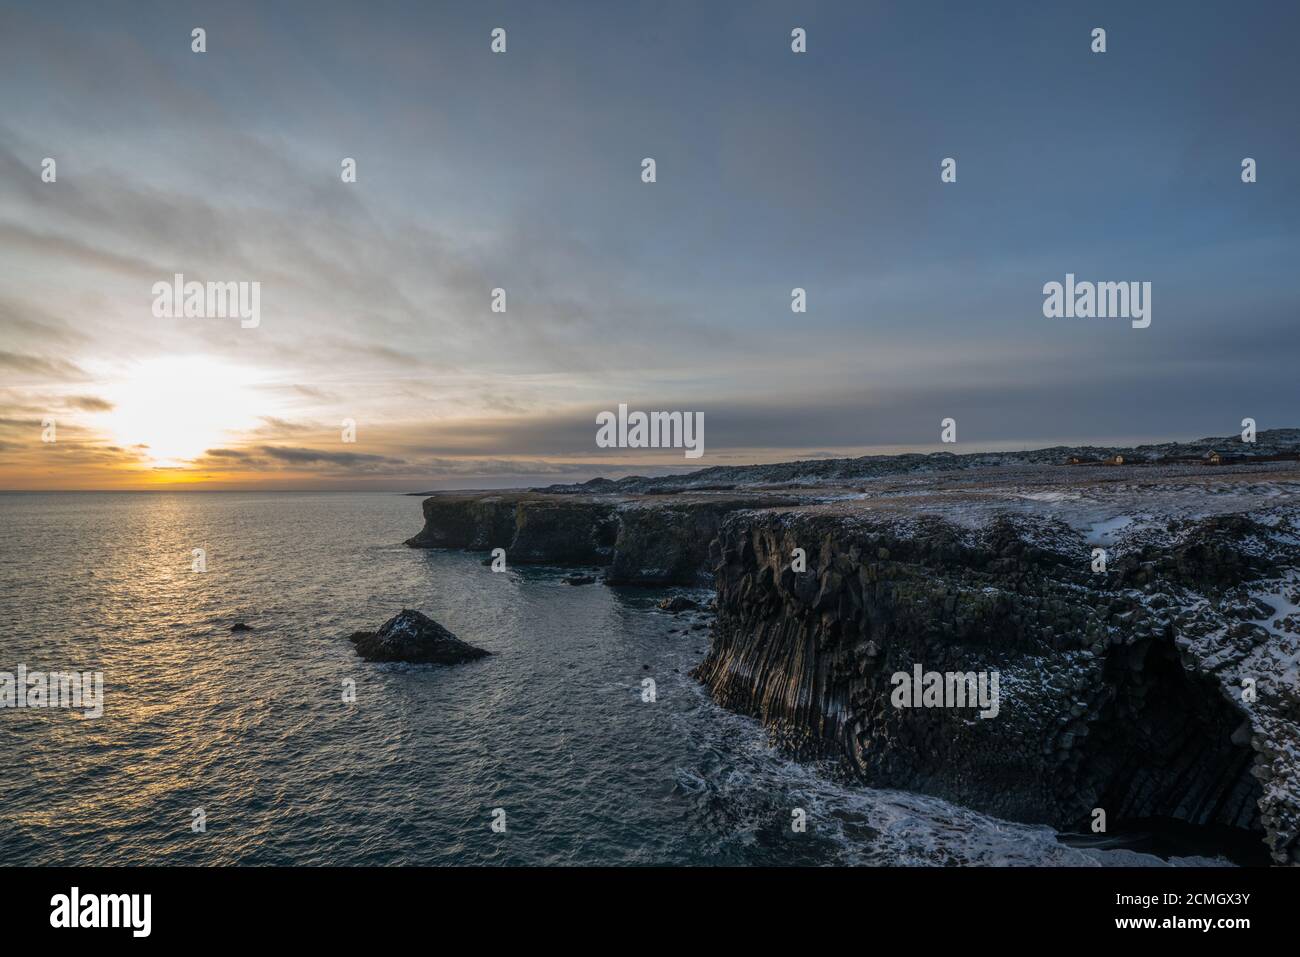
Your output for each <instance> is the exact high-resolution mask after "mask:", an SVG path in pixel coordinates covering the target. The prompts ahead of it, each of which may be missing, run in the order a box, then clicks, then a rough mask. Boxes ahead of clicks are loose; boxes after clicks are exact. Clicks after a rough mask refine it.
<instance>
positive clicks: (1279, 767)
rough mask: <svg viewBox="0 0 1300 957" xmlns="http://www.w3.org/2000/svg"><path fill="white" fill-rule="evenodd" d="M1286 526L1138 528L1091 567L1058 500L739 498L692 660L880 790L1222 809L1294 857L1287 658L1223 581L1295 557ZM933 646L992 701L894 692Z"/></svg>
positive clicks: (734, 703) (1191, 812) (718, 684)
mask: <svg viewBox="0 0 1300 957" xmlns="http://www.w3.org/2000/svg"><path fill="white" fill-rule="evenodd" d="M1289 522H1290V519H1287V520H1284V521H1281V522H1278V523H1277V524H1273V525H1260V524H1257V523H1255V522H1252V521H1251V520H1249V519H1247V518H1244V517H1233V518H1231V519H1226V520H1225V519H1223V518H1221V517H1220V518H1213V519H1208V520H1204V521H1200V522H1183V523H1171V524H1170V525H1169V526H1168V527H1167V528H1164V529H1162V530H1161V535H1162V536H1163V543H1162V545H1161V547H1155V545H1154V543H1153V542H1147V543H1146V544H1143V543H1136V542H1135V543H1134V546H1133V547H1132V548H1131V549H1129V550H1127V551H1124V552H1123V553H1121V554H1118V555H1117V556H1116V559H1115V565H1114V566H1112V568H1111V569H1110V572H1109V573H1108V574H1102V575H1098V574H1094V573H1092V572H1091V570H1090V565H1089V561H1088V556H1089V553H1090V546H1089V545H1088V543H1087V542H1086V541H1084V539H1083V538H1082V537H1081V536H1080V534H1079V533H1078V532H1077V531H1075V530H1073V529H1072V528H1070V527H1068V526H1066V525H1064V524H1063V523H1061V522H1059V521H1054V520H1050V519H1047V518H1041V517H1034V518H1031V517H1028V516H1024V515H1016V516H1011V515H1002V516H999V517H997V518H995V519H993V520H992V521H990V522H988V523H986V524H984V525H982V526H978V527H976V528H969V527H959V526H958V525H955V524H952V523H950V522H948V521H945V520H943V519H941V518H938V517H934V516H924V515H921V516H916V515H911V516H899V515H893V516H885V515H870V514H868V515H863V514H861V513H859V514H856V515H844V514H840V515H827V514H819V513H818V512H817V511H816V510H804V511H796V512H784V513H783V512H779V511H774V512H761V513H743V514H740V515H736V516H732V517H731V518H728V519H727V520H726V521H725V522H724V523H723V528H722V531H721V534H720V536H719V539H718V541H717V542H716V543H715V546H714V556H715V570H716V576H717V589H718V620H717V623H716V626H715V628H714V635H713V642H712V647H711V648H710V651H709V653H708V655H707V657H706V658H705V660H704V661H703V662H702V663H701V664H700V665H699V667H698V668H697V669H696V670H695V672H694V673H695V675H696V677H698V678H699V679H700V680H701V681H703V682H704V683H705V684H706V685H707V686H708V687H709V689H710V691H711V693H712V695H713V697H714V698H715V700H717V701H718V702H719V703H720V704H722V705H724V706H726V707H728V708H732V709H734V710H738V711H741V712H744V713H747V714H751V715H754V716H756V717H758V718H759V719H760V720H761V721H762V722H763V723H764V724H765V725H766V726H767V727H768V728H769V729H770V731H771V732H772V734H773V737H774V738H775V740H776V741H777V742H778V743H779V744H781V745H783V746H784V747H786V748H787V749H789V750H790V751H792V752H794V753H795V754H797V755H800V756H805V757H814V756H816V757H827V756H830V757H836V758H839V759H840V760H841V762H842V763H843V765H844V766H845V767H846V768H847V769H848V770H849V771H850V773H851V774H853V775H855V776H857V777H858V778H859V779H861V780H862V781H863V782H864V783H868V784H871V785H873V786H880V787H896V788H904V789H908V790H914V791H920V792H924V793H929V794H934V795H937V796H940V797H943V798H945V799H948V800H952V801H954V802H957V803H961V804H964V805H967V806H969V807H973V808H976V809H978V810H983V811H986V812H989V813H993V814H996V815H999V816H1002V817H1007V818H1011V819H1015V820H1021V821H1028V822H1035V823H1040V822H1041V823H1046V824H1051V825H1053V826H1056V827H1061V828H1079V829H1083V828H1086V827H1087V825H1088V823H1089V820H1090V815H1091V812H1092V810H1093V809H1094V808H1102V809H1104V810H1105V811H1106V813H1107V816H1108V818H1109V820H1110V821H1111V822H1117V821H1130V820H1136V819H1173V820H1176V821H1182V822H1188V823H1189V824H1193V825H1204V826H1207V827H1209V826H1228V827H1232V828H1237V829H1242V830H1245V831H1249V832H1254V833H1257V834H1258V835H1259V836H1260V837H1261V838H1264V839H1266V841H1267V844H1268V846H1269V848H1270V849H1271V851H1272V855H1273V858H1274V859H1275V860H1276V861H1278V862H1289V863H1294V862H1300V846H1298V844H1297V837H1298V835H1300V813H1298V812H1300V800H1297V795H1298V792H1300V788H1298V787H1297V777H1298V774H1300V769H1297V766H1296V762H1295V748H1296V741H1297V740H1298V739H1300V738H1298V736H1297V727H1296V720H1297V717H1298V716H1300V708H1297V693H1296V689H1294V688H1291V687H1289V686H1288V683H1287V681H1286V675H1287V667H1288V665H1287V660H1288V659H1287V658H1286V657H1285V656H1283V658H1282V660H1281V661H1280V663H1279V662H1274V661H1273V658H1274V657H1276V652H1277V643H1276V641H1275V640H1274V639H1273V638H1272V637H1271V636H1270V634H1269V633H1268V631H1267V630H1266V629H1264V628H1261V627H1259V626H1258V624H1255V623H1252V622H1250V621H1249V620H1245V621H1243V620H1242V617H1240V616H1236V617H1234V616H1233V615H1232V614H1227V615H1225V614H1223V613H1222V612H1221V611H1220V610H1218V609H1216V603H1217V602H1218V601H1220V600H1226V601H1228V602H1229V603H1232V602H1233V601H1235V602H1236V603H1237V604H1238V605H1239V606H1241V607H1243V608H1246V609H1247V610H1246V611H1244V612H1242V615H1244V616H1251V615H1254V616H1258V614H1259V613H1258V612H1252V611H1250V610H1249V603H1248V602H1246V601H1245V600H1244V599H1243V597H1242V596H1240V595H1239V596H1238V597H1237V598H1236V599H1233V598H1232V595H1231V592H1230V589H1231V588H1232V587H1233V586H1241V583H1242V582H1243V581H1245V580H1248V579H1254V580H1257V581H1259V580H1266V579H1270V578H1273V577H1274V576H1278V575H1285V574H1289V572H1290V569H1293V568H1294V566H1295V565H1296V564H1298V563H1300V558H1298V554H1297V553H1298V552H1300V550H1298V549H1297V548H1296V547H1295V545H1294V544H1293V543H1294V542H1295V541H1296V538H1295V537H1294V536H1295V534H1296V529H1295V528H1293V527H1292V526H1291V525H1290V524H1289ZM1144 534H1145V535H1146V536H1147V537H1148V538H1151V537H1152V536H1153V534H1154V533H1152V532H1151V531H1150V530H1148V531H1147V532H1145V533H1144ZM800 547H801V548H803V549H805V550H806V554H807V570H806V571H804V572H802V573H796V572H794V571H793V570H792V569H791V555H792V552H793V550H794V549H795V548H800ZM1165 575H1168V576H1170V578H1165V577H1164V576H1165ZM1137 583H1141V584H1137ZM1192 586H1195V590H1193V587H1192ZM1272 587H1274V586H1273V585H1266V586H1265V588H1266V590H1267V589H1268V588H1272ZM1293 652H1294V649H1292V652H1291V653H1293ZM917 664H920V665H922V666H923V668H924V670H925V671H938V672H961V673H968V672H986V673H994V672H996V673H998V674H999V676H1000V699H1001V700H1000V707H999V711H998V713H997V715H996V716H993V717H989V718H987V719H984V718H980V717H978V709H969V708H968V709H962V708H952V707H933V708H898V707H895V705H894V703H893V702H892V701H891V692H893V690H894V687H895V686H894V684H893V682H892V680H891V678H892V676H893V675H894V674H895V673H898V672H904V673H911V672H912V671H913V669H914V666H915V665H917ZM1246 676H1252V677H1253V678H1255V679H1258V682H1259V688H1260V690H1259V700H1258V701H1257V702H1253V703H1251V702H1244V701H1243V700H1242V695H1241V687H1242V684H1241V679H1242V678H1243V677H1246ZM1292 683H1293V682H1292ZM1266 686H1267V689H1268V690H1267V691H1265V690H1264V689H1265V687H1266Z"/></svg>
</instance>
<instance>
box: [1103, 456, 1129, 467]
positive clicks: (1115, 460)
mask: <svg viewBox="0 0 1300 957" xmlns="http://www.w3.org/2000/svg"><path fill="white" fill-rule="evenodd" d="M1101 464H1102V465H1123V464H1124V456H1122V455H1112V456H1111V457H1110V458H1108V459H1102V460H1101Z"/></svg>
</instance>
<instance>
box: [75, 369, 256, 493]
mask: <svg viewBox="0 0 1300 957" xmlns="http://www.w3.org/2000/svg"><path fill="white" fill-rule="evenodd" d="M258 382H259V377H258V376H257V375H256V374H255V373H254V372H253V371H252V370H250V369H246V368H241V367H239V366H235V365H231V364H229V363H224V362H220V361H217V360H214V359H209V358H207V357H206V356H171V357H163V358H157V359H148V360H145V361H142V362H139V363H137V364H135V365H133V366H132V367H131V368H130V369H129V370H127V373H126V375H125V376H123V377H121V378H120V379H119V380H118V381H117V382H115V383H113V384H111V385H109V386H108V387H107V388H106V389H105V390H104V391H105V398H106V399H108V401H109V402H111V403H112V404H113V409H112V411H111V412H109V413H108V414H107V416H105V418H104V419H103V420H101V421H102V426H103V427H104V428H105V430H106V431H107V432H108V433H109V435H110V436H111V437H112V439H113V441H114V442H115V443H116V444H117V445H119V446H121V447H122V448H124V449H138V450H139V451H142V452H144V453H145V454H146V455H147V456H148V457H149V458H150V459H151V460H152V463H153V465H154V466H155V467H159V468H183V467H185V466H186V465H187V464H188V463H190V462H192V461H193V460H194V459H196V458H198V457H199V456H200V455H202V454H203V453H204V452H205V451H207V450H208V449H210V448H215V447H218V446H221V445H222V444H224V443H226V442H229V441H230V440H231V439H232V438H235V437H237V436H239V435H240V434H241V433H245V432H247V431H248V430H249V429H251V428H252V427H253V426H255V425H256V424H257V421H258V418H259V417H260V416H263V415H269V414H271V411H270V410H269V409H268V408H267V407H266V400H265V397H264V396H259V390H258V389H257V385H258Z"/></svg>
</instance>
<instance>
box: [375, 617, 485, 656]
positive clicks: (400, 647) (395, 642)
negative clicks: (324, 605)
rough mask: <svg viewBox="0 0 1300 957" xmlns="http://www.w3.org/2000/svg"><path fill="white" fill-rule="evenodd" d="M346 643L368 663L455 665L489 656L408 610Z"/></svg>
mask: <svg viewBox="0 0 1300 957" xmlns="http://www.w3.org/2000/svg"><path fill="white" fill-rule="evenodd" d="M349 640H350V641H351V642H352V643H353V644H354V645H356V646H357V654H359V655H360V656H361V657H362V658H365V659H366V660H367V661H406V662H411V663H413V664H434V665H458V664H461V663H462V662H466V661H476V660H477V659H479V658H486V657H487V656H488V655H490V654H492V652H490V651H484V650H483V649H482V648H475V647H474V646H473V645H471V644H469V643H468V642H465V641H461V640H460V639H459V638H457V637H456V636H455V635H453V634H452V633H451V632H450V631H448V630H447V629H446V628H444V627H442V625H440V624H438V623H437V622H436V621H434V620H433V619H432V618H430V617H429V616H428V615H425V614H422V613H421V612H418V611H413V610H411V609H409V608H407V609H403V610H402V611H400V612H398V613H397V614H396V615H394V616H393V617H392V618H390V619H388V621H386V622H384V623H383V624H382V625H380V626H379V630H378V631H358V632H354V633H353V634H352V635H351V636H350V637H349Z"/></svg>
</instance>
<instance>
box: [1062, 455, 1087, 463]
mask: <svg viewBox="0 0 1300 957" xmlns="http://www.w3.org/2000/svg"><path fill="white" fill-rule="evenodd" d="M1065 464H1066V465H1082V464H1083V459H1081V458H1080V457H1079V456H1077V455H1071V456H1070V457H1069V458H1068V459H1066V460H1065Z"/></svg>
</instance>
